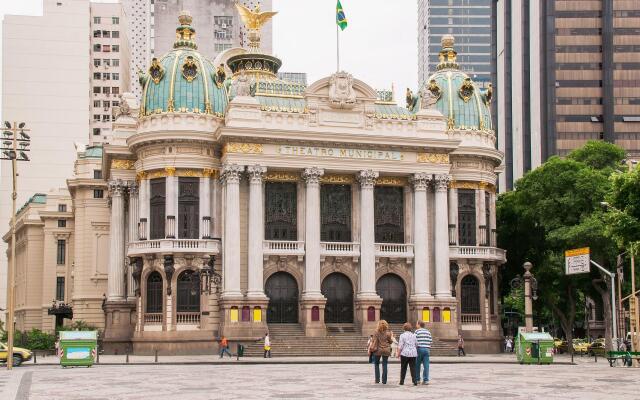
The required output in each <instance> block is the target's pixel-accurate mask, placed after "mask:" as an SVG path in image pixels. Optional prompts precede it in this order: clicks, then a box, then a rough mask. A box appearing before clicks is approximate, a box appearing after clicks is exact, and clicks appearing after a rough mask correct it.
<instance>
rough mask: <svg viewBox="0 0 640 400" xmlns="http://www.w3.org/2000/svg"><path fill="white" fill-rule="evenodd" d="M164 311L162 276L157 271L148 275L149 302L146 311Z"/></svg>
mask: <svg viewBox="0 0 640 400" xmlns="http://www.w3.org/2000/svg"><path fill="white" fill-rule="evenodd" d="M161 312H162V276H160V274H159V273H158V272H157V271H154V272H152V273H150V274H149V277H147V302H146V313H148V314H157V313H161Z"/></svg>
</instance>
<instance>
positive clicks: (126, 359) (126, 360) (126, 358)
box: [125, 351, 129, 364]
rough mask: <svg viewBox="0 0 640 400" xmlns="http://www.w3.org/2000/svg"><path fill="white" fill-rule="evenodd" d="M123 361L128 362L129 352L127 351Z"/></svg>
mask: <svg viewBox="0 0 640 400" xmlns="http://www.w3.org/2000/svg"><path fill="white" fill-rule="evenodd" d="M125 363H126V364H129V352H128V351H127V356H126V357H125Z"/></svg>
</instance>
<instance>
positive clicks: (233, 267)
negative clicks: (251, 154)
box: [220, 164, 244, 298]
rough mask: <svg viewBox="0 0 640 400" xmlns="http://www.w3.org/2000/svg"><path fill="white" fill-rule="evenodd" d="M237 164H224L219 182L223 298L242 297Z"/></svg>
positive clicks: (239, 169)
mask: <svg viewBox="0 0 640 400" xmlns="http://www.w3.org/2000/svg"><path fill="white" fill-rule="evenodd" d="M243 169H244V168H243V167H242V166H240V165H238V164H224V165H223V167H222V174H221V177H220V181H221V182H222V184H223V185H224V186H225V210H224V213H225V214H224V236H223V243H224V250H223V251H224V253H223V255H222V256H223V290H222V296H223V297H224V298H238V297H242V293H241V292H240V174H241V173H242V170H243Z"/></svg>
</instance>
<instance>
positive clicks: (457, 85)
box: [423, 35, 493, 131]
mask: <svg viewBox="0 0 640 400" xmlns="http://www.w3.org/2000/svg"><path fill="white" fill-rule="evenodd" d="M453 44H454V39H453V36H450V35H445V36H443V38H442V50H441V51H440V63H439V64H438V67H437V71H436V72H435V73H434V74H433V75H431V76H430V77H429V79H428V80H427V82H426V83H425V87H424V88H423V91H429V92H431V96H432V98H435V99H437V101H436V103H435V105H434V106H432V107H433V108H435V109H437V110H438V111H440V112H441V113H442V114H443V115H444V116H445V117H447V128H448V129H450V130H480V131H486V130H493V127H492V125H491V109H490V106H491V96H492V94H493V93H492V89H491V85H489V88H488V89H486V90H484V91H481V90H480V89H479V88H478V86H477V85H476V84H475V82H473V80H472V79H471V78H470V77H469V76H468V75H467V74H466V73H464V72H463V71H461V70H460V69H459V68H458V64H457V62H456V55H457V53H456V51H455V50H454V48H453Z"/></svg>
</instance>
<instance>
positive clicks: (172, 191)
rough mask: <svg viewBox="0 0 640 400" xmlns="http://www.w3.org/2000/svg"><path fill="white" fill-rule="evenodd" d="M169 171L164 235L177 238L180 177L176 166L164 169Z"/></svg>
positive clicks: (166, 183) (166, 181)
mask: <svg viewBox="0 0 640 400" xmlns="http://www.w3.org/2000/svg"><path fill="white" fill-rule="evenodd" d="M164 170H165V172H166V173H167V177H166V179H165V185H166V189H165V218H166V223H165V230H164V235H165V237H166V238H169V239H175V238H176V237H177V236H178V235H177V234H176V214H177V211H178V205H177V204H176V198H177V193H178V187H177V186H178V178H177V177H176V176H175V174H176V169H175V167H167V168H165V169H164Z"/></svg>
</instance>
